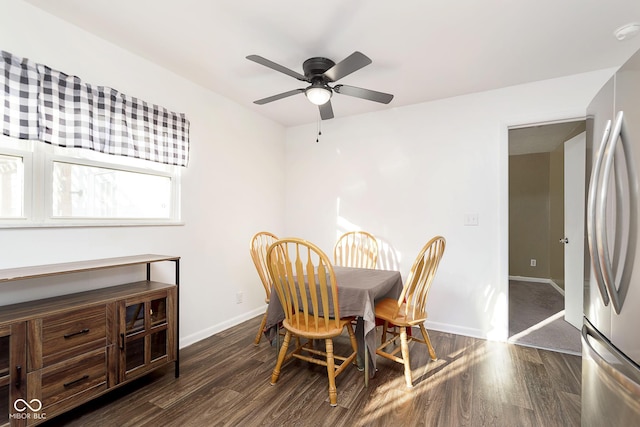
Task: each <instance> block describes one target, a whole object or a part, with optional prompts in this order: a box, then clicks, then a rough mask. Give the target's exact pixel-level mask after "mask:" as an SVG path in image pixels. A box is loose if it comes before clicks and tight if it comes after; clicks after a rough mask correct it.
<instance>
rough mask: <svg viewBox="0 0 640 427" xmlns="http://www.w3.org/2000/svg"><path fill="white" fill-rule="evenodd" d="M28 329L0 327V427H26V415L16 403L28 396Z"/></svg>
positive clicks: (23, 325) (21, 325) (22, 327)
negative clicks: (16, 406) (17, 407)
mask: <svg viewBox="0 0 640 427" xmlns="http://www.w3.org/2000/svg"><path fill="white" fill-rule="evenodd" d="M25 333H26V327H25V324H24V323H17V324H13V325H9V326H0V426H8V425H12V426H24V425H26V421H27V420H26V418H23V416H26V415H27V414H26V413H22V412H19V411H16V410H15V409H14V403H15V402H16V400H17V399H24V398H25V396H26V386H27V384H26V351H25V348H26V342H25Z"/></svg>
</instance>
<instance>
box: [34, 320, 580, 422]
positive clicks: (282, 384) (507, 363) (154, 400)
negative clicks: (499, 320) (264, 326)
mask: <svg viewBox="0 0 640 427" xmlns="http://www.w3.org/2000/svg"><path fill="white" fill-rule="evenodd" d="M259 322H260V317H256V318H255V319H251V320H249V321H247V322H244V323H242V324H241V325H238V326H235V327H233V328H230V329H228V330H226V331H223V332H221V333H219V334H216V335H214V336H211V337H209V338H207V339H205V340H202V341H200V342H197V343H195V344H193V345H191V346H189V347H187V348H184V349H182V350H181V353H180V358H181V365H180V378H178V379H175V378H174V375H173V369H172V366H171V367H167V368H163V369H161V370H160V371H157V372H154V373H151V374H149V375H147V376H145V377H143V378H141V379H139V380H137V381H135V382H133V383H131V384H128V385H126V386H124V387H122V388H120V389H117V390H114V391H112V392H111V393H109V394H107V395H105V396H103V397H101V398H99V399H96V400H95V401H93V402H90V403H88V404H86V405H84V406H81V407H79V408H77V409H75V410H73V411H71V412H68V413H66V414H63V415H61V416H58V417H56V418H52V419H51V420H49V421H47V422H46V423H45V424H43V425H44V426H46V427H54V426H88V425H91V426H107V427H110V426H114V427H116V426H117V427H126V426H135V427H138V426H159V425H161V426H180V427H187V426H198V427H201V426H285V425H286V426H332V427H340V426H389V425H402V426H439V427H448V426H456V427H458V426H509V427H512V426H536V427H537V426H545V427H554V426H562V427H565V426H579V425H580V379H581V358H580V357H579V356H574V355H567V354H562V353H555V352H550V351H545V350H538V349H535V348H530V347H521V346H516V345H513V344H506V343H496V342H489V341H484V340H479V339H474V338H470V337H464V336H459V335H454V334H448V333H440V332H436V331H430V332H429V333H430V336H431V340H432V342H433V344H434V347H435V349H436V353H437V355H438V360H437V361H430V360H429V357H428V353H427V350H426V348H425V346H423V345H419V344H415V343H413V344H411V365H412V368H413V383H414V387H413V388H412V389H408V388H406V387H405V384H404V378H403V369H402V366H401V365H400V364H398V363H395V362H392V361H388V360H386V359H383V358H380V357H379V358H378V359H377V364H378V372H377V373H376V376H375V377H374V378H372V379H371V380H370V381H369V387H368V388H365V387H364V378H363V373H362V372H359V371H358V370H357V369H355V367H349V368H348V369H347V370H346V371H345V372H344V373H342V374H341V375H340V376H339V377H338V378H337V380H336V385H337V388H338V406H337V407H331V406H330V405H329V400H328V393H327V387H328V382H327V376H326V371H325V370H323V368H322V367H320V366H315V365H313V366H310V364H308V363H306V362H302V361H297V360H295V361H292V362H290V363H289V364H288V365H285V366H284V367H283V369H282V373H281V374H280V379H279V380H278V383H277V384H276V385H275V386H271V385H270V384H269V382H270V377H271V371H272V370H273V367H274V365H275V360H276V351H275V348H274V347H270V346H269V344H268V342H267V341H265V340H264V339H263V340H262V341H261V342H260V345H259V346H257V347H256V346H254V345H253V338H254V334H255V330H256V329H257V328H258V325H259ZM348 345H349V341H348V337H347V336H346V335H345V336H341V337H339V338H338V339H336V342H335V347H336V352H338V351H339V350H340V348H346V346H348ZM427 360H429V363H427Z"/></svg>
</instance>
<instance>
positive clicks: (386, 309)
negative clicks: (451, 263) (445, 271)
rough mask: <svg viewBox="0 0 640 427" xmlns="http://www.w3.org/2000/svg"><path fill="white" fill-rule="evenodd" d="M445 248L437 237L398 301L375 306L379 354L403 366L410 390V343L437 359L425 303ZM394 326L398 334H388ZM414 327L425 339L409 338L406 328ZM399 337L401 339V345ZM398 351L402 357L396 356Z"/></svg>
mask: <svg viewBox="0 0 640 427" xmlns="http://www.w3.org/2000/svg"><path fill="white" fill-rule="evenodd" d="M445 245H446V241H445V238H444V237H442V236H436V237H434V238H432V239H431V240H429V242H428V243H427V244H426V245H425V246H424V247H423V248H422V250H421V251H420V253H419V254H418V256H417V258H416V260H415V261H414V263H413V266H412V267H411V270H410V272H409V278H408V279H407V282H406V283H405V285H404V287H403V289H402V294H401V295H400V296H399V297H398V299H397V300H396V299H391V298H385V299H383V300H381V301H379V302H378V303H377V304H376V307H375V313H376V321H377V320H378V319H380V320H382V322H383V329H382V340H381V345H380V347H378V349H377V350H376V354H378V355H380V356H383V357H386V358H387V359H389V360H393V361H395V362H398V363H402V364H403V365H404V378H405V381H406V383H407V387H413V383H412V381H411V366H410V363H409V343H410V342H411V341H417V342H420V343H423V344H425V345H426V346H427V348H428V350H429V356H431V359H432V360H436V352H435V350H434V349H433V346H432V345H431V340H429V334H428V333H427V330H426V329H425V327H424V322H425V321H426V320H427V311H426V304H427V296H428V294H429V288H430V287H431V283H432V281H433V278H434V276H435V274H436V270H437V269H438V264H439V263H440V259H441V258H442V254H443V253H444V248H445ZM391 324H393V325H395V326H397V327H398V328H399V332H398V331H397V330H396V329H395V328H394V329H392V330H391V331H389V330H388V329H389V325H391ZM413 326H418V327H420V332H422V339H420V338H418V337H417V336H408V335H407V328H409V330H410V329H411V327H413ZM387 333H391V335H392V338H391V339H390V340H387V339H386V338H387ZM398 337H399V338H400V345H399V346H398V343H397V338H398ZM389 346H392V347H391V350H390V351H386V349H387V348H388V347H389ZM399 352H401V354H402V357H398V356H396V355H397V354H398V353H399Z"/></svg>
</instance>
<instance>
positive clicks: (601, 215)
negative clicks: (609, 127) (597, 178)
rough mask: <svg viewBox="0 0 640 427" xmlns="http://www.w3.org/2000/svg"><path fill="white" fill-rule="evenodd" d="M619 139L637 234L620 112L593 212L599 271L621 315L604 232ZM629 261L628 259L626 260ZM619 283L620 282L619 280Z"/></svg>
mask: <svg viewBox="0 0 640 427" xmlns="http://www.w3.org/2000/svg"><path fill="white" fill-rule="evenodd" d="M618 139H619V140H620V141H621V143H622V147H623V151H624V155H625V163H626V166H627V173H628V175H629V183H630V185H631V187H632V188H631V191H630V197H631V200H630V212H629V214H630V221H631V228H630V234H631V233H632V234H634V235H635V233H636V229H635V227H636V225H635V221H636V218H635V217H636V216H637V189H636V188H635V186H636V185H637V184H636V183H637V177H636V172H635V166H634V164H633V162H632V159H631V158H630V155H631V146H630V141H629V138H628V137H627V134H626V131H625V127H624V113H623V112H622V111H619V112H618V114H617V115H616V124H615V126H614V128H613V133H612V134H611V137H610V138H609V144H608V145H607V149H606V151H605V154H604V170H603V173H602V183H601V184H602V187H601V188H600V193H599V195H598V196H599V199H598V202H597V212H596V219H597V221H596V243H597V247H598V254H599V256H600V265H601V267H602V271H603V273H604V275H603V278H604V284H605V287H606V288H607V293H608V294H609V298H610V299H611V305H612V306H613V309H614V310H615V312H616V313H617V314H620V311H621V310H622V305H623V303H624V300H623V298H622V296H621V292H619V289H618V288H617V287H616V283H615V275H614V272H613V267H612V263H611V257H610V255H609V244H608V239H607V233H606V205H607V196H608V194H607V190H608V186H609V177H610V175H611V168H612V167H613V160H614V157H615V150H616V145H617V143H618ZM627 261H629V260H627ZM621 285H622V283H621Z"/></svg>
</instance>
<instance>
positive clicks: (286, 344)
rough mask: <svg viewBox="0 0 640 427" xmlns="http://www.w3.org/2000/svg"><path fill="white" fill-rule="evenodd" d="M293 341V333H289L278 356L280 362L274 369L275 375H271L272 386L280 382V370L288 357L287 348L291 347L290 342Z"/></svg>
mask: <svg viewBox="0 0 640 427" xmlns="http://www.w3.org/2000/svg"><path fill="white" fill-rule="evenodd" d="M290 341H291V332H289V331H287V333H286V334H285V336H284V342H283V343H282V347H280V353H279V354H278V361H277V362H276V367H275V368H273V373H272V374H271V385H274V384H275V383H276V381H278V377H279V376H280V368H281V367H282V362H284V357H285V356H286V355H287V348H288V347H289V342H290Z"/></svg>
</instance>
